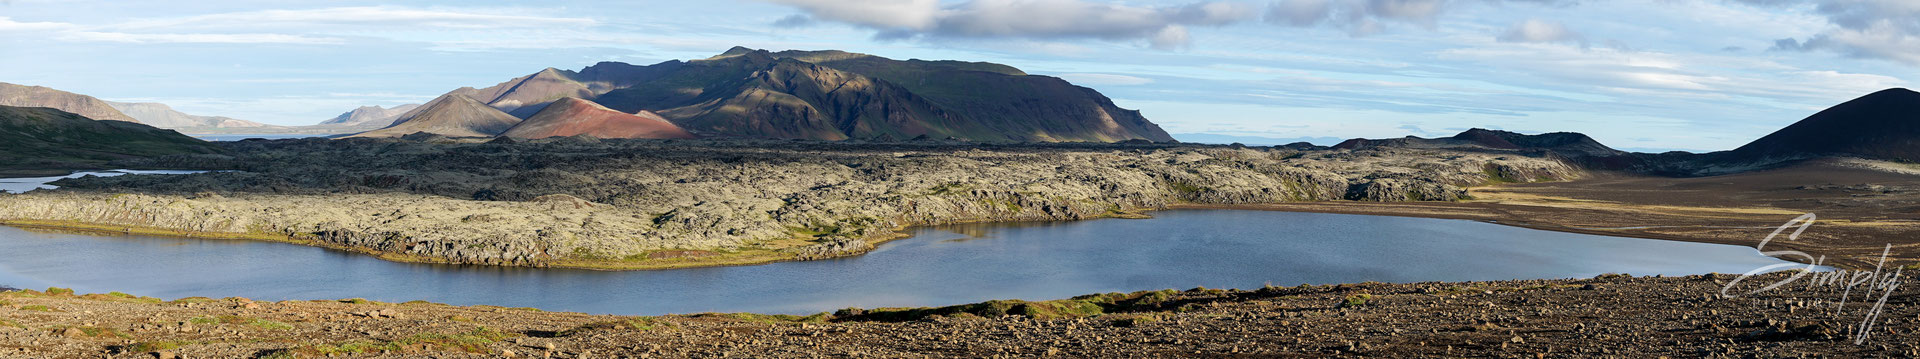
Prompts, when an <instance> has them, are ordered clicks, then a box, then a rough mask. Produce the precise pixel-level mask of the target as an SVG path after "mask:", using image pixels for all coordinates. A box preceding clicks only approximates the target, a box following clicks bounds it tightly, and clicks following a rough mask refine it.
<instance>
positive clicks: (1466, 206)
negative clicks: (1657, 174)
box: [0, 201, 1871, 271]
mask: <svg viewBox="0 0 1920 359" xmlns="http://www.w3.org/2000/svg"><path fill="white" fill-rule="evenodd" d="M1327 206H1337V208H1326V207H1327ZM1507 206H1516V205H1512V204H1499V203H1485V202H1361V201H1314V202H1288V203H1261V204H1198V203H1178V204H1171V205H1168V206H1166V207H1165V208H1158V209H1142V210H1137V211H1130V212H1119V213H1110V214H1107V215H1102V216H1096V217H1091V218H1084V219H1078V220H1041V221H1022V220H1014V221H996V220H971V221H952V222H942V223H937V224H920V225H909V226H902V227H898V228H893V229H890V230H888V231H886V232H884V233H885V234H883V235H879V236H872V237H870V238H863V239H860V240H862V241H866V242H867V243H868V246H866V247H865V249H862V250H859V251H857V252H843V253H837V254H835V255H830V256H824V257H818V258H811V259H802V258H801V256H800V255H799V254H798V253H795V252H789V251H785V250H787V249H792V248H797V246H796V247H782V248H755V249H749V250H743V251H740V252H736V253H717V252H711V251H706V250H656V251H649V252H647V254H650V253H654V252H678V251H698V252H705V253H715V254H712V255H705V256H690V257H677V258H663V259H664V260H662V259H650V260H647V261H633V260H622V259H579V258H566V259H554V260H550V261H546V262H542V263H540V264H539V265H522V264H499V263H460V262H455V261H450V260H445V259H440V258H435V257H428V256H421V255H412V254H406V253H396V252H389V251H381V250H375V249H367V248H361V247H353V246H346V245H338V244H333V243H328V242H324V241H318V240H311V239H302V238H298V237H294V236H286V235H276V234H265V233H250V234H248V233H226V232H191V231H181V230H174V229H167V228H155V227H137V226H136V227H129V226H117V225H99V224H92V223H75V222H63V221H37V220H5V221H0V225H4V226H10V227H17V228H26V229H40V230H55V231H74V232H82V233H94V234H120V235H144V236H156V237H170V238H189V239H218V240H251V241H262V242H273V243H285V244H293V245H304V246H311V247H319V248H324V249H328V250H336V251H342V252H347V253H354V254H361V255H368V256H373V257H375V258H379V259H381V260H386V261H391V262H398V263H413V264H441V265H477V266H499V267H518V268H554V269H574V270H594V271H653V270H674V269H692V268H714V267H737V266H756V265H766V264H773V263H781V262H797V261H808V260H827V259H836V258H846V257H854V256H860V255H865V254H866V253H868V252H871V251H873V250H874V249H876V248H878V247H879V246H880V245H883V244H886V243H889V242H893V241H898V240H904V239H908V238H912V237H913V236H912V234H910V233H909V231H910V230H911V229H913V228H917V227H929V226H942V225H955V224H980V223H1021V222H1074V221H1085V220H1096V219H1148V218H1153V215H1152V213H1153V212H1155V211H1163V210H1178V209H1212V210H1247V211H1277V212H1296V213H1325V214H1344V215H1367V216H1390V217H1409V218H1432V219H1446V220H1467V221H1475V222H1481V223H1489V224H1497V225H1504V226H1511V227H1518V228H1526V229H1532V230H1541V231H1552V232H1564V233H1578V234H1588V235H1598V236H1608V237H1624V238H1638V239H1650V240H1665V241H1677V242H1689V243H1707V244H1722V245H1738V246H1747V245H1745V244H1742V243H1736V242H1732V241H1725V240H1715V239H1710V238H1697V237H1687V236H1679V235H1662V234H1651V233H1634V232H1621V231H1610V230H1601V229H1588V228H1575V227H1570V226H1565V225H1559V224H1551V223H1539V222H1528V221H1514V220H1504V219H1502V218H1497V215H1485V214H1482V215H1466V214H1446V213H1437V212H1416V211H1412V210H1406V209H1396V208H1394V207H1426V208H1422V209H1429V208H1446V209H1454V210H1495V211H1497V210H1499V209H1500V207H1507ZM1309 207H1311V208H1309ZM1656 226H1658V224H1656ZM1756 231H1758V229H1756ZM793 240H809V241H810V240H811V239H808V238H797V237H796V238H787V239H776V240H769V241H767V242H765V243H773V242H780V241H793ZM642 255H645V254H642ZM636 256H638V255H636ZM1773 258H1778V259H1781V260H1787V261H1793V262H1798V263H1806V262H1805V261H1801V260H1798V258H1786V257H1773ZM1867 264H1868V263H1865V262H1860V261H1855V260H1849V259H1844V258H1841V259H1836V260H1834V261H1833V262H1830V263H1823V264H1822V265H1826V266H1830V267H1836V268H1843V269H1857V268H1870V267H1871V266H1870V265H1867Z"/></svg>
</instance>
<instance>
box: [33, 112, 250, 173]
mask: <svg viewBox="0 0 1920 359" xmlns="http://www.w3.org/2000/svg"><path fill="white" fill-rule="evenodd" d="M0 143H5V144H7V145H6V146H0V171H5V170H21V169H36V170H45V169H51V168H63V169H81V168H102V167H104V166H106V165H107V163H108V162H110V161H114V160H122V159H127V158H139V157H150V156H164V155H173V154H213V153H221V152H223V150H221V149H220V147H219V146H216V145H214V144H212V143H208V142H206V141H201V140H197V139H194V138H192V137H187V136H186V135H181V134H180V133H178V132H173V131H170V130H162V129H158V128H153V127H152V126H147V125H142V124H137V123H132V122H123V121H95V120H93V119H89V118H86V117H84V116H80V115H76V114H72V113H68V112H65V111H60V110H55V109H50V108H29V107H11V106H0Z"/></svg>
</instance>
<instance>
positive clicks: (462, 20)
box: [113, 6, 597, 30]
mask: <svg viewBox="0 0 1920 359" xmlns="http://www.w3.org/2000/svg"><path fill="white" fill-rule="evenodd" d="M525 12H526V10H524V9H444V8H425V9H420V8H405V7H392V6H359V7H334V8H320V9H297V10H260V11H242V12H229V13H219V14H207V15H198V16H188V17H176V18H159V19H144V20H136V21H130V22H125V23H120V24H116V25H114V26H113V27H114V28H116V29H120V30H152V29H175V30H178V29H231V28H250V29H259V28H291V29H303V30H305V29H316V28H322V29H323V28H324V27H342V26H343V27H351V28H355V29H359V30H365V29H370V28H407V29H422V28H439V29H526V28H543V27H554V26H592V25H595V24H596V23H597V22H596V21H594V20H593V19H589V18H573V17H552V16H538V15H527V14H524V13H525Z"/></svg>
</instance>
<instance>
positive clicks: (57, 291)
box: [47, 287, 73, 295]
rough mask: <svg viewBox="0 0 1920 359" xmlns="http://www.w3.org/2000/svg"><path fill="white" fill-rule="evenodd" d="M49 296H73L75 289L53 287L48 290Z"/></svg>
mask: <svg viewBox="0 0 1920 359" xmlns="http://www.w3.org/2000/svg"><path fill="white" fill-rule="evenodd" d="M47 295H73V289H68V288H60V287H51V288H47Z"/></svg>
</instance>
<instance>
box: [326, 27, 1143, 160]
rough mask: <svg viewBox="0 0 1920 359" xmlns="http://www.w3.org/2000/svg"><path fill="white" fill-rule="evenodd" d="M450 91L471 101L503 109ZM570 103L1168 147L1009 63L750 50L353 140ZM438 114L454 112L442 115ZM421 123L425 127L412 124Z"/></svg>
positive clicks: (892, 130) (426, 111)
mask: <svg viewBox="0 0 1920 359" xmlns="http://www.w3.org/2000/svg"><path fill="white" fill-rule="evenodd" d="M448 96H459V97H465V98H467V99H470V100H472V102H473V103H478V104H481V105H484V106H485V107H488V108H491V109H494V110H496V111H498V112H499V114H495V113H492V112H489V111H482V110H481V109H479V108H476V107H474V106H471V104H469V103H467V102H465V101H452V100H453V99H450V98H448ZM567 98H572V99H577V100H584V101H588V102H591V103H592V104H594V105H597V106H598V107H605V108H607V109H609V110H612V111H617V112H620V113H624V114H642V113H643V112H644V113H646V114H653V115H657V116H659V117H661V118H664V119H666V120H667V121H669V122H670V123H671V124H673V125H675V126H677V127H679V128H680V129H682V130H684V131H685V132H687V133H689V134H692V135H696V136H701V137H726V138H778V139H815V140H847V139H877V140H904V139H913V138H931V139H946V138H952V139H960V140H973V141H997V142H1026V141H1035V142H1060V141H1088V142H1116V141H1124V140H1135V139H1139V140H1149V141H1159V142H1166V141H1172V140H1173V138H1172V137H1171V136H1168V135H1167V133H1166V132H1165V131H1163V130H1161V129H1160V127H1159V126H1158V125H1155V124H1153V123H1152V122H1150V121H1148V120H1147V119H1146V118H1145V117H1142V116H1141V115H1140V113H1139V112H1138V111H1133V110H1128V109H1123V108H1120V107H1118V106H1116V105H1114V104H1113V101H1112V100H1110V99H1108V98H1107V97H1105V96H1103V95H1101V94H1100V93H1099V92H1098V91H1095V90H1093V89H1089V88H1085V87H1079V86H1074V85H1073V84H1071V83H1068V82H1067V81H1065V80H1061V79H1059V78H1054V77H1048V76H1038V75H1030V74H1027V73H1025V72H1023V71H1020V70H1019V69H1016V68H1013V67H1011V66H1006V65H1000V64H992V63H981V62H959V61H922V60H906V61H901V60H893V59H888V58H884V57H878V56H873V55H866V54H857V53H850V52H843V51H782V52H770V51H766V50H755V49H748V48H743V47H736V48H733V49H731V50H728V51H727V52H725V53H722V54H720V55H717V56H713V57H710V58H707V59H700V60H692V61H677V60H676V61H667V62H662V63H658V64H653V65H646V66H637V65H631V64H626V63H618V62H602V63H599V64H595V65H593V66H589V67H586V68H584V69H581V70H580V71H567V70H559V69H553V68H548V69H544V70H541V71H539V72H535V73H533V74H531V75H527V76H522V77H518V78H514V79H511V80H508V81H506V82H502V83H500V84H497V85H494V86H491V87H486V88H478V89H476V88H460V89H456V90H453V91H451V92H449V93H447V94H446V95H443V96H441V97H440V99H437V100H435V101H436V102H442V103H443V105H442V106H433V105H431V104H429V105H428V106H423V107H420V108H416V109H413V110H412V111H408V113H406V114H403V115H401V116H399V117H398V118H396V119H395V121H394V122H393V124H391V125H390V126H388V128H383V129H379V130H374V131H369V132H366V133H361V134H357V135H356V136H359V137H398V136H403V135H406V134H411V133H413V132H429V133H436V134H441V135H447V136H470V135H474V134H483V135H497V134H500V133H502V132H500V131H504V129H503V128H502V127H501V125H502V122H503V118H501V117H500V115H501V114H504V115H506V116H507V117H510V118H514V119H528V118H532V117H534V116H535V115H537V114H539V113H540V112H541V110H543V109H545V108H546V107H547V106H548V105H550V104H553V103H554V102H556V101H560V100H562V99H567ZM443 111H444V112H448V113H435V112H443ZM643 117H645V116H643ZM422 120H424V121H429V122H428V123H421V124H408V123H407V122H411V121H422ZM575 122H578V121H575ZM636 123H645V122H636ZM572 126H586V124H583V123H575V124H572ZM507 127H512V126H511V125H507ZM589 127H592V126H589ZM602 127H607V126H602Z"/></svg>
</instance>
